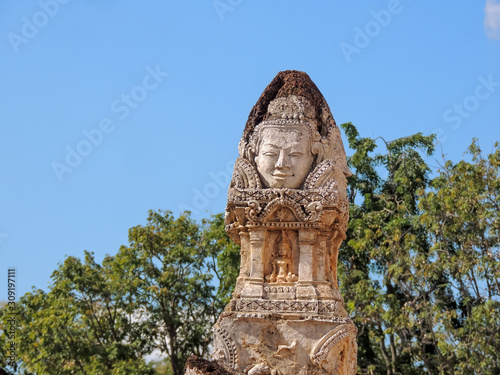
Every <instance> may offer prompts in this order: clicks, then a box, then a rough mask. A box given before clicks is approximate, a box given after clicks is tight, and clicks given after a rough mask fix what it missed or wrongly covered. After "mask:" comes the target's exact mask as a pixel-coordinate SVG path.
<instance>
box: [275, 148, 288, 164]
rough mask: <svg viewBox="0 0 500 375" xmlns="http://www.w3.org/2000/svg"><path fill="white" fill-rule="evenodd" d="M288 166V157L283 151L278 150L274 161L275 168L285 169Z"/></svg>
mask: <svg viewBox="0 0 500 375" xmlns="http://www.w3.org/2000/svg"><path fill="white" fill-rule="evenodd" d="M288 166H289V163H288V156H287V155H286V152H285V151H284V150H280V153H279V156H278V160H277V161H276V168H287V167H288Z"/></svg>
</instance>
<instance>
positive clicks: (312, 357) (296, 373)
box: [213, 71, 357, 375]
mask: <svg viewBox="0 0 500 375" xmlns="http://www.w3.org/2000/svg"><path fill="white" fill-rule="evenodd" d="M239 152H240V157H239V158H238V159H237V160H236V163H235V166H234V173H233V177H232V180H231V185H230V187H229V191H228V205H227V208H226V231H227V232H228V234H229V235H230V236H231V238H232V239H234V240H235V241H236V242H237V243H241V254H242V259H241V267H240V275H239V277H238V280H237V284H236V290H235V293H234V294H233V298H232V299H231V302H230V303H229V304H228V306H227V307H226V309H225V310H224V312H223V313H222V314H221V316H220V317H219V319H218V321H217V323H216V324H215V327H214V353H213V358H214V360H217V361H218V362H219V363H220V364H222V365H223V366H224V367H225V368H227V369H230V371H234V373H237V374H243V373H244V374H248V375H329V374H340V375H354V374H355V373H356V369H357V365H356V354H357V346H356V327H355V326H354V324H353V322H352V321H351V319H349V318H348V316H347V313H346V311H345V308H344V303H343V300H342V296H341V295H340V292H339V290H338V285H337V281H336V277H337V276H336V266H337V263H336V261H337V254H338V248H339V246H340V243H341V242H342V239H343V238H345V231H346V229H347V221H348V215H349V212H348V209H349V204H348V201H347V195H346V188H347V179H346V176H349V174H350V171H349V169H348V167H347V161H346V156H345V153H344V148H343V145H342V140H341V139H340V131H339V129H338V127H337V125H336V124H335V121H334V120H333V117H332V114H331V113H330V109H329V108H328V104H327V103H326V101H325V99H324V98H323V96H322V95H321V93H320V92H319V90H318V88H317V87H316V85H314V83H313V82H312V81H311V80H310V78H309V77H308V76H307V74H305V73H303V72H297V71H285V72H280V73H279V74H278V75H277V76H276V78H275V79H274V80H273V82H271V84H270V85H269V86H268V87H267V88H266V89H265V90H264V92H263V93H262V95H261V97H260V99H259V101H258V102H257V103H256V105H255V106H254V108H253V109H252V111H251V113H250V116H249V118H248V121H247V124H246V126H245V130H244V132H243V137H242V138H241V141H240V144H239Z"/></svg>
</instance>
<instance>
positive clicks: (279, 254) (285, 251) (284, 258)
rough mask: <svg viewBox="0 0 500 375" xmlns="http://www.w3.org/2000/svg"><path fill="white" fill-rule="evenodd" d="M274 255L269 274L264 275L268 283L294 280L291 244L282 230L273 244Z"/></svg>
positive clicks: (295, 279) (295, 277)
mask: <svg viewBox="0 0 500 375" xmlns="http://www.w3.org/2000/svg"><path fill="white" fill-rule="evenodd" d="M274 248H275V249H274V256H275V258H276V260H274V261H273V262H272V263H271V269H272V270H271V274H270V275H268V276H267V277H266V279H267V281H268V282H270V283H286V282H295V281H297V280H298V278H297V276H296V275H295V274H293V273H292V244H291V242H290V239H289V238H288V236H287V235H286V232H285V231H282V232H281V233H280V235H279V236H278V238H277V239H276V242H275V245H274Z"/></svg>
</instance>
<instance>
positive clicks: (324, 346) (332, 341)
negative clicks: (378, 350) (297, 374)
mask: <svg viewBox="0 0 500 375" xmlns="http://www.w3.org/2000/svg"><path fill="white" fill-rule="evenodd" d="M355 333H356V332H355V328H354V326H353V325H343V326H340V327H336V328H335V329H333V330H332V331H330V332H329V333H328V334H327V335H326V336H325V337H326V338H327V339H326V340H320V342H319V344H320V345H318V346H317V347H316V348H315V349H314V350H313V354H312V355H311V359H312V361H313V362H314V363H315V364H316V365H320V364H321V362H323V361H325V360H326V358H327V356H328V354H329V352H330V351H331V350H333V349H334V348H335V346H336V345H337V344H338V343H339V342H340V341H342V340H344V339H346V338H349V337H352V336H353V334H355ZM322 341H324V342H322ZM353 349H354V348H353Z"/></svg>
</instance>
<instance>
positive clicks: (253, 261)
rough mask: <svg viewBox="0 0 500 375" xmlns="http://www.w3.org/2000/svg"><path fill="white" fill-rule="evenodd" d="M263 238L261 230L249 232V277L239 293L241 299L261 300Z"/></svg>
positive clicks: (263, 231)
mask: <svg viewBox="0 0 500 375" xmlns="http://www.w3.org/2000/svg"><path fill="white" fill-rule="evenodd" d="M265 237H266V232H265V230H263V229H258V230H255V229H254V230H251V231H250V241H249V242H250V275H249V278H248V281H247V282H246V283H245V286H244V287H243V291H242V292H241V296H242V297H243V298H261V297H262V295H263V283H264V264H263V251H264V239H265Z"/></svg>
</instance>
